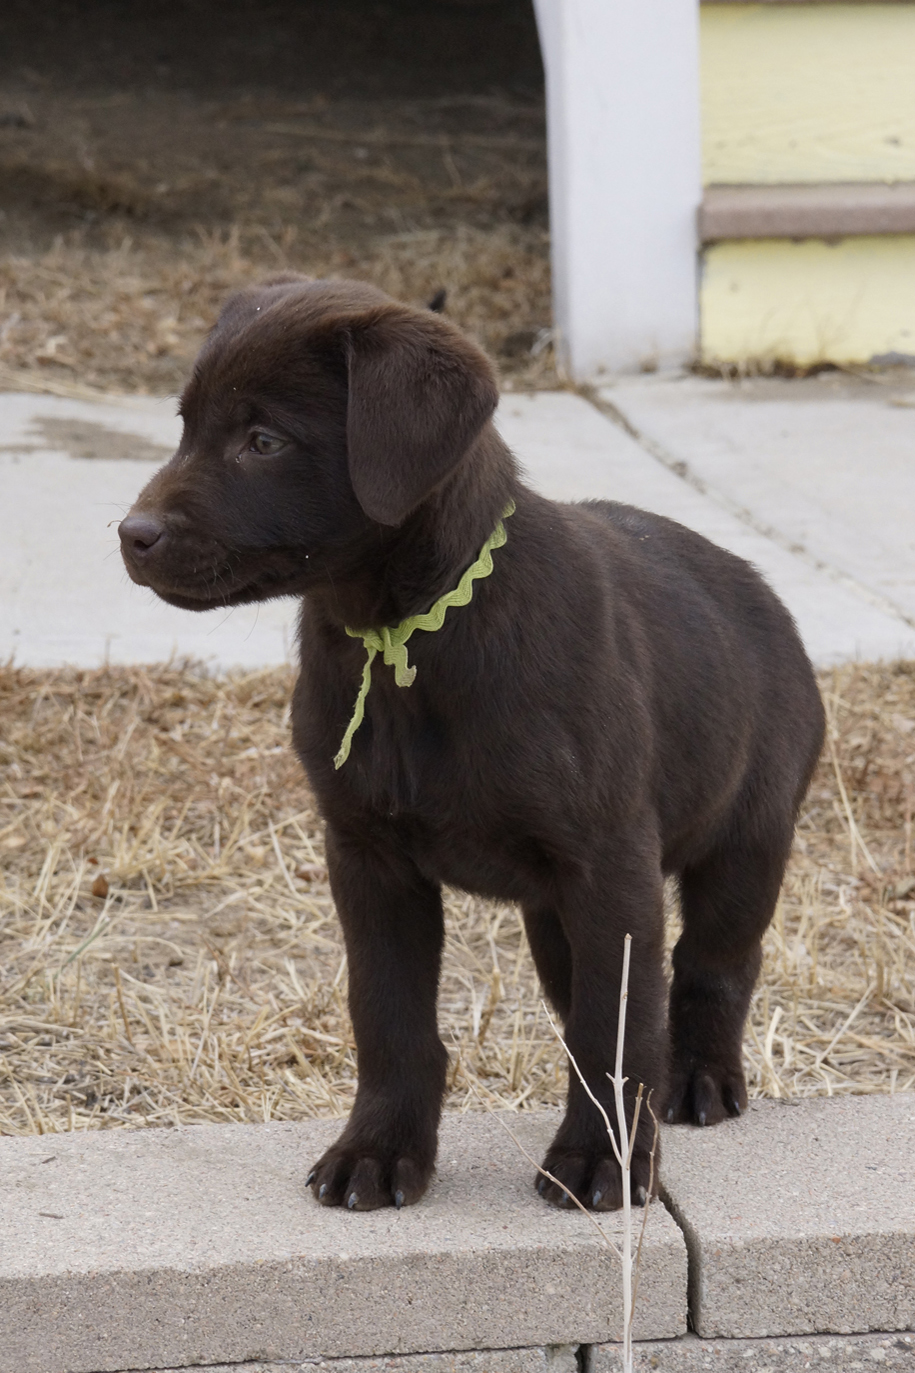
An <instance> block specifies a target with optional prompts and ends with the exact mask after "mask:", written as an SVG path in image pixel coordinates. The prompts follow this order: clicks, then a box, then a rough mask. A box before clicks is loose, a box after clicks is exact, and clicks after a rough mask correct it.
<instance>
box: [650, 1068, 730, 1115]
mask: <svg viewBox="0 0 915 1373" xmlns="http://www.w3.org/2000/svg"><path fill="white" fill-rule="evenodd" d="M746 1108H747V1085H746V1082H745V1081H744V1076H743V1073H742V1072H741V1071H740V1070H737V1071H734V1070H728V1069H724V1068H712V1067H705V1066H703V1067H702V1068H691V1069H685V1070H682V1071H676V1070H675V1071H674V1072H673V1073H672V1074H671V1084H670V1089H669V1091H668V1093H667V1099H666V1101H665V1103H664V1111H663V1115H662V1119H663V1120H665V1121H667V1123H668V1124H673V1125H676V1124H680V1125H700V1126H702V1125H717V1124H718V1123H719V1121H722V1120H726V1119H727V1118H728V1117H729V1116H739V1115H742V1114H743V1112H744V1111H745V1110H746Z"/></svg>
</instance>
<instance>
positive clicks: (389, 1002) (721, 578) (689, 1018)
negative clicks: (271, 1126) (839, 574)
mask: <svg viewBox="0 0 915 1373" xmlns="http://www.w3.org/2000/svg"><path fill="white" fill-rule="evenodd" d="M497 399H498V393H497V389H496V381H495V378H494V375H493V371H492V368H491V367H490V364H489V362H488V361H487V359H486V358H485V357H484V355H483V354H482V353H481V352H480V350H479V349H478V348H477V347H475V346H474V344H472V343H471V342H469V341H468V340H467V339H466V338H465V337H464V336H463V335H462V334H461V333H460V332H459V331H458V330H457V329H456V328H455V327H453V326H452V325H451V324H450V323H448V321H447V320H444V319H442V318H441V317H440V316H438V315H435V314H432V313H429V312H427V311H417V310H413V309H409V308H407V307H406V306H404V305H400V304H397V303H396V302H395V301H393V300H391V299H390V298H389V297H387V296H385V295H383V294H382V293H381V292H380V291H378V290H375V289H374V288H372V287H370V286H365V285H359V284H356V283H353V282H342V281H311V280H308V279H306V278H294V277H283V278H277V279H275V280H273V281H268V282H267V283H266V284H264V285H263V286H261V287H259V288H256V289H249V290H245V291H242V292H240V293H239V294H237V295H235V296H233V297H232V298H231V299H230V300H229V301H228V303H227V305H226V307H225V309H224V310H223V313H222V315H221V317H220V319H219V321H218V323H217V325H216V327H215V328H214V330H213V331H212V333H211V334H210V336H209V339H208V341H207V342H206V344H205V345H204V348H203V350H202V352H201V354H200V357H199V359H198V361H197V364H196V366H195V368H194V374H193V377H192V378H191V380H190V382H189V384H188V386H187V389H186V390H185V392H184V395H183V397H182V400H181V414H182V416H183V419H184V435H183V438H182V440H181V443H180V446H179V448H178V451H177V453H176V454H175V456H174V457H173V458H172V459H171V461H170V462H169V463H167V464H166V466H165V467H163V468H162V470H161V471H160V472H159V473H157V475H156V476H155V477H153V479H152V481H151V482H150V483H149V485H148V486H147V487H146V488H145V490H144V491H143V492H142V494H141V495H140V498H139V500H138V501H137V503H136V505H135V506H134V508H133V510H132V511H131V513H130V514H129V515H128V517H127V518H126V519H125V520H123V521H122V523H121V526H120V535H121V541H122V545H123V553H124V560H125V562H126V564H127V569H128V571H129V573H130V576H131V577H132V578H133V580H134V581H136V582H138V583H139V584H140V585H142V586H149V587H152V588H153V590H154V591H156V592H157V593H158V594H159V595H160V596H161V597H162V598H163V599H164V600H166V601H168V602H169V603H170V604H171V605H175V606H180V607H182V608H183V609H189V610H208V609H210V608H211V607H214V606H231V605H238V604H240V603H242V602H245V601H259V600H265V599H267V598H269V597H273V596H297V597H300V598H301V618H300V643H301V675H300V676H299V679H298V684H297V686H296V689H295V697H294V703H293V717H292V718H293V738H294V742H295V747H296V750H297V752H298V754H299V757H300V758H301V760H302V762H303V764H304V766H305V768H306V770H307V773H308V776H309V778H310V779H311V783H312V785H313V787H314V791H315V793H316V795H317V798H318V801H319V804H320V807H321V810H322V812H323V815H324V818H325V820H326V823H327V861H328V866H329V870H330V881H331V886H332V890H333V895H334V899H335V901H336V905H337V910H338V912H339V915H340V920H341V922H342V925H343V932H344V936H345V939H346V948H347V954H348V958H349V988H350V990H349V996H350V1007H351V1011H352V1018H353V1026H354V1029H355V1035H356V1044H357V1048H358V1061H359V1089H358V1093H357V1096H356V1104H355V1107H354V1109H353V1113H352V1116H351V1117H350V1120H349V1123H348V1124H347V1126H346V1128H345V1129H344V1131H343V1133H342V1135H341V1136H340V1138H339V1140H338V1141H337V1143H336V1144H334V1145H333V1147H332V1148H330V1149H329V1150H328V1151H327V1153H326V1154H325V1155H324V1157H323V1158H321V1159H320V1160H319V1161H318V1163H317V1164H316V1165H315V1167H314V1169H313V1171H312V1173H311V1177H310V1182H311V1186H312V1188H313V1190H314V1193H315V1196H316V1197H317V1198H318V1200H319V1201H321V1202H323V1203H324V1204H325V1205H327V1206H336V1205H342V1204H345V1205H348V1206H350V1207H353V1208H356V1209H357V1210H361V1209H366V1210H367V1209H370V1208H373V1207H378V1206H385V1205H389V1204H391V1203H393V1204H394V1205H396V1206H400V1205H403V1204H406V1203H410V1202H414V1201H416V1200H417V1199H418V1198H419V1197H421V1196H422V1194H423V1192H424V1191H425V1189H426V1187H427V1186H428V1183H429V1179H430V1176H431V1174H432V1170H433V1165H434V1161H435V1153H436V1135H437V1129H438V1123H439V1115H440V1111H441V1106H442V1097H443V1093H444V1089H445V1074H446V1065H447V1054H446V1052H445V1049H444V1047H443V1045H442V1043H441V1040H440V1039H439V1036H438V1033H437V1029H436V993H437V986H438V979H439V968H440V962H441V954H442V942H443V922H442V897H441V889H442V884H443V883H448V884H450V885H452V886H454V887H459V888H463V889H464V890H466V891H470V892H478V893H480V894H482V895H485V896H488V897H495V898H497V899H499V900H501V901H516V902H518V903H519V904H520V906H521V909H522V911H523V914H524V922H525V927H526V929H527V934H528V938H529V940H530V946H531V950H532V953H533V956H534V961H535V963H536V965H537V971H538V973H539V975H540V978H541V980H542V982H543V986H544V988H545V990H546V993H547V995H548V997H549V998H550V1000H551V1002H552V1003H553V1005H554V1006H555V1007H556V1009H557V1011H558V1013H559V1015H560V1016H561V1018H562V1020H563V1021H564V1022H565V1029H566V1035H567V1038H568V1043H569V1047H570V1049H571V1051H572V1053H573V1054H574V1055H575V1057H576V1058H577V1060H578V1063H579V1065H580V1067H581V1070H582V1072H583V1073H584V1075H585V1078H586V1079H587V1081H588V1083H589V1084H590V1086H591V1088H592V1089H593V1091H594V1092H595V1094H596V1095H597V1096H598V1098H599V1099H600V1100H601V1101H603V1102H605V1103H607V1104H608V1105H609V1103H610V1101H611V1099H612V1089H611V1086H610V1083H609V1082H608V1080H607V1077H606V1073H607V1070H608V1069H611V1068H612V1065H613V1061H614V1051H615V1041H616V1025H617V1011H618V1001H619V987H620V967H621V959H622V953H623V941H624V936H625V935H626V934H627V933H631V935H632V941H633V942H632V978H631V984H630V993H629V1018H628V1027H627V1036H626V1043H625V1049H626V1057H625V1064H624V1071H625V1073H626V1075H627V1077H628V1087H627V1093H628V1101H629V1109H630V1111H631V1109H632V1102H633V1098H634V1094H635V1090H636V1086H637V1084H638V1083H644V1084H645V1085H646V1086H647V1087H650V1088H652V1089H653V1090H654V1093H655V1101H656V1103H657V1104H658V1105H662V1111H663V1115H664V1117H665V1118H666V1119H667V1120H670V1121H689V1122H693V1123H694V1124H698V1125H713V1124H715V1122H716V1121H720V1120H722V1119H723V1118H724V1117H726V1116H736V1115H739V1114H740V1112H741V1111H742V1110H743V1108H744V1107H745V1105H746V1101H747V1091H746V1085H745V1082H744V1075H743V1071H742V1067H741V1032H742V1028H743V1024H744V1019H745V1017H746V1014H747V1008H748V1004H749V1001H750V995H751V992H752V990H753V984H754V982H755V979H756V976H757V973H758V970H759V965H760V941H761V938H762V935H763V932H764V931H765V929H766V926H767V925H768V923H769V920H770V918H771V916H772V912H773V909H774V907H775V902H776V898H777V896H778V891H779V886H780V884H781V881H782V876H783V872H784V867H785V861H786V859H787V856H788V851H789V849H790V847H791V842H792V832H793V827H794V823H795V818H796V815H797V811H798V806H799V804H800V802H801V799H802V797H803V795H804V792H805V789H806V787H807V784H808V781H809V778H810V775H811V772H812V769H813V767H814V764H815V762H816V758H817V755H818V753H819V750H820V746H821V741H822V737H823V712H822V707H821V704H820V699H819V696H818V693H817V687H816V683H815V680H814V676H813V673H812V671H811V667H810V664H809V662H808V660H807V657H806V655H805V653H804V649H803V648H802V646H801V643H800V640H799V638H798V635H797V632H796V630H795V627H794V624H793V623H792V620H791V617H790V616H789V614H788V613H787V611H786V610H785V608H784V607H783V606H782V605H781V603H780V602H779V601H778V600H777V598H776V597H775V595H774V594H773V593H772V591H770V589H769V587H768V586H767V585H766V584H765V582H764V581H763V580H762V579H761V578H760V577H759V576H758V574H757V573H756V572H755V571H754V570H753V568H752V567H750V566H749V565H748V564H747V563H745V562H742V561H741V560H740V559H739V558H735V557H733V556H732V555H731V554H730V553H726V552H724V551H723V550H722V549H720V548H716V547H715V546H714V545H713V544H711V543H709V542H708V541H707V540H706V539H704V538H701V537H700V536H699V535H698V534H694V533H692V532H691V531H690V530H688V529H684V528H682V527H681V526H680V525H677V524H674V523H673V522H671V521H670V520H666V519H662V518H660V517H659V516H656V515H651V514H646V513H645V512H644V511H641V510H634V509H631V508H630V507H628V506H624V505H616V504H613V503H612V502H605V501H589V502H585V503H583V504H578V505H560V504H557V503H556V502H554V501H549V500H544V499H543V497H541V496H539V495H537V494H536V493H535V492H534V491H532V490H530V489H529V488H528V487H527V486H525V485H524V484H523V482H522V481H521V480H520V478H519V475H518V469H517V466H516V463H515V460H514V458H513V457H512V454H511V453H510V452H509V450H508V449H507V448H506V446H505V444H504V443H503V442H502V440H501V439H500V438H499V435H498V434H497V432H496V430H495V428H494V427H493V424H492V415H493V411H494V410H495V407H496V401H497ZM452 593H453V594H452ZM668 874H670V875H672V876H673V877H675V878H676V881H677V883H678V885H679V892H680V900H681V903H682V914H683V933H682V935H681V937H680V940H679V943H678V944H677V946H676V950H675V952H674V958H673V966H674V974H673V984H672V986H671V988H670V992H669V999H668V989H667V986H666V984H665V977H664V971H663V966H662V944H663V915H662V887H663V882H664V878H665V875H668ZM668 1000H669V1012H668ZM651 1139H652V1128H651V1123H650V1120H649V1118H648V1116H647V1113H645V1112H642V1115H641V1119H640V1123H639V1127H638V1131H637V1138H636V1141H635V1146H634V1154H633V1159H632V1194H633V1199H634V1200H636V1201H641V1200H644V1197H645V1195H646V1191H647V1188H648V1186H649V1171H650V1169H649V1151H650V1146H651ZM545 1167H546V1168H547V1169H548V1170H549V1171H550V1172H551V1173H553V1174H554V1175H555V1176H556V1177H557V1178H558V1179H560V1180H561V1181H562V1182H563V1183H565V1184H566V1186H567V1187H568V1188H570V1189H571V1191H572V1192H574V1194H575V1195H576V1196H577V1197H578V1198H580V1199H581V1201H582V1202H584V1203H585V1204H586V1205H587V1206H589V1207H594V1208H596V1209H598V1210H610V1209H613V1208H615V1207H618V1206H619V1205H620V1204H621V1201H622V1182H621V1173H620V1169H619V1166H618V1165H617V1163H616V1162H615V1160H614V1158H613V1156H612V1152H611V1147H610V1143H609V1141H608V1139H607V1136H606V1133H605V1130H604V1126H603V1124H602V1121H601V1118H600V1116H599V1114H598V1112H597V1110H596V1109H595V1108H594V1106H593V1105H592V1104H591V1102H590V1101H589V1100H588V1099H587V1097H586V1095H585V1093H584V1091H583V1090H582V1089H581V1087H580V1085H579V1083H578V1082H577V1081H576V1079H575V1077H574V1075H573V1076H572V1080H571V1083H570V1086H569V1095H568V1109H567V1111H566V1115H565V1118H564V1120H563V1122H562V1124H561V1125H560V1127H559V1131H558V1133H557V1135H556V1138H555V1140H554V1141H553V1143H552V1145H551V1146H550V1148H549V1150H548V1152H547V1155H546V1159H545ZM539 1188H540V1191H541V1193H542V1194H543V1195H544V1196H545V1197H546V1198H547V1200H549V1201H551V1202H554V1203H556V1204H558V1205H563V1204H565V1203H566V1201H567V1198H566V1196H565V1194H564V1192H563V1191H562V1190H561V1188H559V1187H557V1186H556V1185H555V1184H553V1183H547V1182H546V1181H545V1180H543V1179H541V1180H540V1184H539Z"/></svg>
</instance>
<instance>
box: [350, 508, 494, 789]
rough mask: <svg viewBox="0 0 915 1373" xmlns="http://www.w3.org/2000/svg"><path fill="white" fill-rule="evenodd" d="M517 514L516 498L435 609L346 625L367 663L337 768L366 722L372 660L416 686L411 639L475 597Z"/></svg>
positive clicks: (397, 678)
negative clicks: (377, 624)
mask: <svg viewBox="0 0 915 1373" xmlns="http://www.w3.org/2000/svg"><path fill="white" fill-rule="evenodd" d="M514 513H515V503H514V501H509V503H508V505H507V506H506V507H505V509H504V510H503V512H502V519H501V520H500V521H499V523H498V524H497V525H496V527H495V529H494V530H493V532H492V533H491V534H490V536H489V538H488V539H487V540H486V542H485V543H484V545H483V547H482V548H481V549H480V555H479V557H478V558H477V560H476V562H474V563H471V565H470V567H468V568H467V571H466V572H465V573H464V575H463V577H462V578H461V580H460V581H459V582H458V584H457V586H456V587H455V588H454V590H453V591H447V592H446V593H445V595H444V596H440V597H439V599H438V600H437V601H436V602H435V605H434V606H433V607H432V609H431V610H427V611H426V613H425V614H424V615H409V616H408V617H407V619H405V620H401V622H400V624H399V625H394V626H393V627H389V626H387V625H385V627H384V628H383V629H380V630H379V629H350V627H349V625H346V626H345V628H346V632H347V634H348V635H349V636H350V638H351V639H361V640H362V642H363V644H364V645H365V654H366V657H365V666H364V667H363V669H362V682H361V684H360V687H359V694H358V696H357V697H356V705H355V708H354V710H353V717H352V719H351V720H350V722H349V724H348V725H347V727H346V733H345V734H344V736H343V742H342V743H341V745H340V748H339V750H338V751H337V756H336V758H335V759H334V767H335V768H342V766H343V764H344V763H345V762H346V760H347V758H348V757H349V753H350V748H351V747H352V742H353V735H354V734H355V733H356V730H357V729H358V728H359V726H360V725H361V724H362V721H363V719H364V717H365V700H366V697H367V696H368V694H369V687H370V686H371V685H372V663H373V662H374V661H375V658H376V656H377V655H378V654H379V653H380V654H381V655H382V657H383V658H384V661H385V663H386V664H387V666H388V667H393V669H394V681H395V682H396V683H397V685H398V686H399V687H408V686H412V685H413V683H414V682H415V680H416V668H415V667H411V666H410V662H409V659H408V658H407V640H408V639H409V637H410V635H411V634H413V633H414V632H415V631H416V630H417V629H424V630H426V632H427V633H433V632H434V631H435V630H436V629H441V627H442V625H443V624H444V622H445V612H446V611H447V610H449V609H450V608H451V606H455V605H467V603H468V601H469V600H470V599H471V597H472V596H473V584H474V582H475V581H478V580H479V579H480V578H481V577H488V576H489V574H490V573H491V572H492V550H493V549H494V548H501V547H502V545H503V544H504V543H505V540H506V538H507V535H506V533H505V525H504V524H503V520H507V519H508V517H509V516H510V515H513V514H514Z"/></svg>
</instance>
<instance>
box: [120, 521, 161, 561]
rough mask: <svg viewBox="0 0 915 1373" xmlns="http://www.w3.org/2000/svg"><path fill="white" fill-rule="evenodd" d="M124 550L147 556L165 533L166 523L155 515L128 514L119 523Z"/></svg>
mask: <svg viewBox="0 0 915 1373" xmlns="http://www.w3.org/2000/svg"><path fill="white" fill-rule="evenodd" d="M118 533H119V534H120V536H121V544H122V545H123V548H124V552H125V553H129V554H130V555H131V556H132V557H134V558H145V557H146V555H147V554H148V553H149V552H150V551H151V550H152V549H153V548H154V547H155V546H156V544H157V543H159V541H160V540H161V538H162V536H163V534H164V533H165V525H164V524H163V523H162V521H161V520H159V519H157V518H156V517H155V515H128V516H127V518H126V519H124V520H121V523H120V524H119V525H118Z"/></svg>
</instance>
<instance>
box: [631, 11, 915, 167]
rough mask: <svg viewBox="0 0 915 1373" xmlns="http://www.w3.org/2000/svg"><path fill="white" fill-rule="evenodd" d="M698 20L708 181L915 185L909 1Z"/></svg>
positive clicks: (914, 54) (914, 55) (914, 51)
mask: <svg viewBox="0 0 915 1373" xmlns="http://www.w3.org/2000/svg"><path fill="white" fill-rule="evenodd" d="M641 3H645V0H641ZM701 15H702V18H701V35H702V37H701V42H702V120H703V176H704V180H705V182H706V184H709V183H712V182H726V183H728V182H729V183H741V182H768V183H772V182H780V181H787V182H796V181H912V180H915V4H905V5H900V4H892V5H888V4H866V5H848V4H840V5H832V4H816V5H772V4H768V5H766V4H763V5H745V4H741V5H706V6H704V7H703V9H702V12H701Z"/></svg>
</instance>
